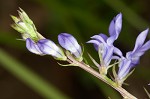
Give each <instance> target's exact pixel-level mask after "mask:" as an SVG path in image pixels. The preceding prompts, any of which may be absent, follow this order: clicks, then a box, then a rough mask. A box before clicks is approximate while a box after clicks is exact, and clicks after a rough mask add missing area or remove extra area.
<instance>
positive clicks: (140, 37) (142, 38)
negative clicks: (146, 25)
mask: <svg viewBox="0 0 150 99" xmlns="http://www.w3.org/2000/svg"><path fill="white" fill-rule="evenodd" d="M148 31H149V29H146V30H145V31H143V32H141V33H140V34H139V35H138V37H137V39H136V42H135V47H134V49H133V53H134V52H135V51H136V50H137V49H139V48H140V47H142V45H143V43H144V41H145V39H146V36H147V34H148Z"/></svg>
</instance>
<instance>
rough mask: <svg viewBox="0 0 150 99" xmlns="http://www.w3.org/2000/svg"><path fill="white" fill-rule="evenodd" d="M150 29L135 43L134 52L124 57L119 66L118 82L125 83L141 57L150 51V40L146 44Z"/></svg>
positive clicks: (141, 34)
mask: <svg viewBox="0 0 150 99" xmlns="http://www.w3.org/2000/svg"><path fill="white" fill-rule="evenodd" d="M148 31H149V29H146V30H145V31H143V32H141V33H140V34H139V35H138V37H137V39H136V42H135V46H134V49H133V51H129V52H127V53H126V57H122V60H121V62H120V64H119V71H118V77H117V80H118V81H120V82H123V81H124V80H125V78H126V76H127V75H128V74H129V72H130V69H131V68H133V67H134V66H135V65H137V64H138V63H139V60H140V57H141V56H142V55H143V54H144V53H145V51H147V50H149V49H150V40H149V41H147V42H146V43H144V41H145V39H146V36H147V34H148Z"/></svg>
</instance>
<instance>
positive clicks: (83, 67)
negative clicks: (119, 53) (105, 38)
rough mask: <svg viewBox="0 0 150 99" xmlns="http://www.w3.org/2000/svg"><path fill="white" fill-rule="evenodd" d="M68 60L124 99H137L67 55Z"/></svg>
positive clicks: (105, 77)
mask: <svg viewBox="0 0 150 99" xmlns="http://www.w3.org/2000/svg"><path fill="white" fill-rule="evenodd" d="M68 58H69V59H70V60H71V61H72V63H74V64H77V65H78V66H79V67H80V68H82V69H83V70H85V71H87V72H89V73H90V74H92V75H94V76H95V77H97V78H98V79H100V80H102V81H103V82H105V83H106V84H108V85H110V86H111V87H112V88H114V89H115V90H117V91H118V92H119V93H120V94H121V95H122V97H123V98H124V99H137V98H136V97H135V96H133V95H132V94H130V93H129V92H127V91H126V90H125V89H123V88H122V87H120V86H117V84H116V83H115V82H113V81H112V80H111V79H109V78H108V77H107V76H105V75H101V74H99V73H98V72H97V71H95V70H94V69H93V68H91V67H90V66H88V65H86V64H84V63H81V62H78V61H77V60H75V59H74V58H73V57H72V56H70V55H68Z"/></svg>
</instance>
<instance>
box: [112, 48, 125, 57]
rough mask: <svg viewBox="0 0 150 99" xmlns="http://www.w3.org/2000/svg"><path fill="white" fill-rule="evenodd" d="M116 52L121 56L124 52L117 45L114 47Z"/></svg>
mask: <svg viewBox="0 0 150 99" xmlns="http://www.w3.org/2000/svg"><path fill="white" fill-rule="evenodd" d="M114 53H115V54H117V55H119V56H120V57H122V56H123V55H122V52H121V51H120V49H118V48H117V47H114Z"/></svg>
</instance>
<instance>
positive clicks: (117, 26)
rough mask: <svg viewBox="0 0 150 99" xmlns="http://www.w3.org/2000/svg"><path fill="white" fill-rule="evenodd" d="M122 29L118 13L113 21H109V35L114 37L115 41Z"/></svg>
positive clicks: (120, 15) (120, 17) (120, 16)
mask: <svg viewBox="0 0 150 99" xmlns="http://www.w3.org/2000/svg"><path fill="white" fill-rule="evenodd" d="M121 28H122V14H121V13H119V14H118V15H117V16H116V17H114V19H113V20H112V21H111V23H110V25H109V34H110V36H115V39H117V38H118V36H119V33H120V31H121Z"/></svg>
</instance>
